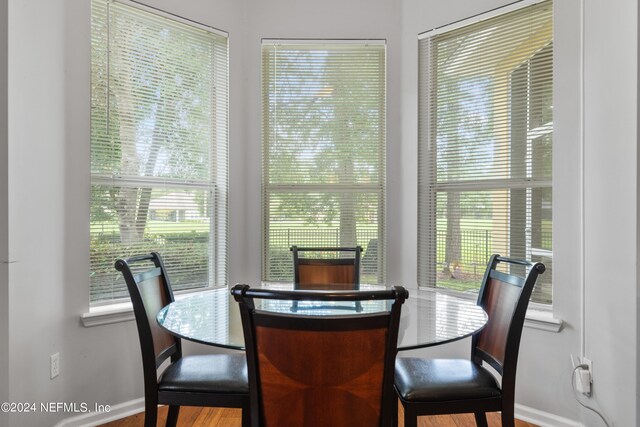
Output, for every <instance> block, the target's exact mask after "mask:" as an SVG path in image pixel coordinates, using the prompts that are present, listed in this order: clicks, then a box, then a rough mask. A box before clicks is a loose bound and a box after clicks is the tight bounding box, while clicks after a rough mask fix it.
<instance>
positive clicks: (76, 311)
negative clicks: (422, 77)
mask: <svg viewBox="0 0 640 427" xmlns="http://www.w3.org/2000/svg"><path fill="white" fill-rule="evenodd" d="M584 1H585V9H584V14H585V21H584V25H585V26H584V31H585V34H586V37H585V39H584V77H585V79H584V83H585V85H584V136H583V137H582V136H581V135H582V132H581V129H582V128H581V123H582V122H581V111H582V110H581V108H580V106H581V105H582V104H581V96H582V95H581V94H582V92H581V86H580V80H579V78H578V77H579V76H580V74H581V68H580V67H581V65H580V64H581V60H580V53H581V45H580V34H581V30H580V0H556V5H555V10H556V25H555V35H556V39H555V49H556V63H555V71H554V77H555V82H556V94H555V117H556V119H555V122H556V132H555V148H554V149H555V152H554V156H555V158H554V234H555V239H554V261H555V262H554V264H555V269H554V283H555V290H554V302H555V303H554V313H555V315H556V316H558V317H559V318H561V319H563V320H564V321H565V322H566V326H565V328H564V329H563V331H562V332H560V333H557V334H554V333H549V332H543V331H539V330H533V329H526V330H525V332H524V336H523V342H522V347H521V358H520V365H519V371H518V372H519V374H518V375H519V376H518V389H517V394H516V399H517V401H518V403H520V404H523V405H526V406H529V407H532V408H536V409H540V410H543V411H547V412H549V413H552V414H556V415H559V416H562V417H565V418H568V419H572V420H577V421H582V422H583V423H584V424H585V425H588V426H598V425H600V424H599V421H598V420H597V419H596V418H595V417H594V416H593V415H592V414H591V413H590V412H588V411H585V410H583V409H581V408H580V407H579V406H578V404H577V403H575V401H574V400H573V397H572V396H571V391H570V387H569V376H570V371H571V368H570V362H569V354H570V353H573V354H579V353H580V352H581V348H582V342H583V340H582V331H583V328H582V325H581V310H580V308H581V305H580V301H581V294H582V289H583V286H584V295H585V300H586V306H585V309H586V314H587V321H586V325H585V328H584V332H585V334H584V337H585V339H584V346H585V349H586V355H587V356H588V357H590V358H591V359H592V360H593V361H594V366H595V382H594V398H593V399H590V400H587V403H589V404H594V405H595V406H597V407H599V408H601V409H602V410H603V412H604V413H605V414H606V415H607V416H608V418H609V420H611V421H613V424H614V425H617V426H633V425H637V421H638V420H637V418H636V417H637V415H636V410H637V408H636V405H637V403H636V401H635V396H636V394H637V381H636V378H637V364H636V358H637V352H638V342H637V336H638V327H637V318H636V316H637V313H638V310H637V299H636V297H637V287H636V286H637V285H636V282H637V280H636V279H637V278H636V265H635V264H634V262H635V261H636V255H637V247H636V245H637V243H636V242H637V239H636V237H637V235H638V234H637V191H638V185H637V183H638V180H637V158H638V153H637V148H636V142H637V127H636V117H637V112H638V110H637V63H638V62H637V59H638V57H637V27H638V23H637V17H638V13H637V12H638V11H637V4H636V2H635V0H617V1H616V2H615V7H611V2H607V1H605V0H584ZM147 2H148V3H149V4H151V5H154V6H157V7H160V8H162V9H165V10H167V11H170V12H173V13H176V14H179V15H182V16H185V17H187V18H192V19H195V20H197V21H199V22H203V23H205V24H208V25H212V26H214V27H218V28H220V29H223V30H226V31H228V32H229V34H230V48H231V49H230V59H231V73H230V77H231V81H230V83H231V101H230V106H231V117H230V120H231V121H230V126H231V128H230V138H231V143H230V186H231V198H230V228H231V229H230V236H231V239H230V250H231V253H230V263H231V265H230V271H231V277H230V282H231V283H235V282H248V283H256V282H258V281H259V279H260V260H261V254H260V232H261V230H260V227H261V223H260V218H261V216H260V215H261V214H260V202H261V196H260V187H261V185H260V182H261V176H260V171H261V158H260V156H261V148H260V147H261V146H260V144H261V142H260V141H261V135H260V133H261V121H262V120H261V106H260V100H261V95H260V39H261V38H383V39H386V40H387V43H388V57H387V60H388V67H387V73H388V74H387V77H388V80H387V84H388V86H387V93H388V101H387V110H388V116H387V143H388V150H387V153H388V154H387V162H388V167H387V176H388V178H387V185H388V189H389V191H388V199H387V221H388V232H389V239H388V247H387V253H388V254H389V257H388V260H387V265H388V268H387V272H388V281H389V283H391V284H398V283H400V284H404V285H407V286H414V285H415V281H416V279H415V275H416V259H415V248H416V233H415V224H416V221H417V214H416V210H417V204H416V194H417V189H416V177H417V164H416V152H417V142H416V140H417V115H416V108H417V39H416V36H417V34H418V33H419V32H422V31H424V30H428V29H430V28H433V27H437V26H440V25H445V24H447V23H449V22H452V21H455V20H458V19H462V18H465V17H468V16H470V15H473V14H476V13H480V12H482V11H485V10H488V9H492V8H494V7H497V6H500V5H504V4H507V3H510V0H455V1H453V0H449V1H442V0H403V1H402V2H401V3H400V2H392V1H388V0H373V1H372V0H326V1H323V2H318V1H310V0H306V1H303V0H260V1H258V0H256V1H254V0H245V1H243V2H239V1H234V0H212V1H207V0H183V1H181V2H175V1H171V0H147ZM8 9H9V12H8V15H9V18H8V22H9V30H8V32H9V35H10V36H9V46H8V59H9V65H8V72H9V77H8V85H9V95H8V105H9V113H8V156H9V158H8V164H9V168H8V193H9V194H8V196H7V197H3V195H2V185H3V181H4V180H5V178H4V177H3V176H2V175H1V174H0V200H2V202H0V206H1V208H0V242H3V241H4V239H2V232H3V228H2V224H3V217H2V216H3V209H5V210H8V224H9V237H8V244H7V246H8V251H9V256H8V257H7V258H5V257H3V256H2V255H3V254H2V250H3V248H2V246H0V261H3V260H6V259H10V260H11V261H15V262H14V263H12V264H9V265H8V279H9V288H8V293H9V299H8V302H7V300H6V299H3V298H2V296H3V295H2V293H1V292H3V290H2V285H3V277H4V276H3V273H2V268H3V267H4V266H5V264H2V263H0V304H7V305H6V306H2V305H0V312H1V313H7V310H6V308H7V306H8V308H9V310H8V325H9V326H8V330H7V333H8V335H9V336H8V338H6V337H3V329H1V328H2V327H4V326H3V324H4V325H6V324H7V322H3V321H2V320H3V319H0V362H2V361H3V358H2V356H3V351H5V352H7V351H8V357H9V362H8V370H9V381H8V391H9V392H10V396H9V399H10V400H11V401H15V402H19V401H35V402H58V401H66V402H90V403H93V402H97V403H100V404H111V405H113V404H117V403H120V402H126V401H129V400H132V399H135V398H138V397H141V396H142V376H141V374H140V368H141V366H140V355H139V347H138V339H137V333H136V331H135V325H134V324H133V322H127V323H118V324H113V325H107V326H100V327H95V328H88V329H86V328H83V327H82V326H81V325H80V322H79V316H80V314H82V313H84V312H86V311H88V301H89V295H88V280H87V277H88V245H89V238H88V231H87V230H88V208H87V206H88V203H89V168H88V162H87V159H88V158H89V91H90V88H89V2H88V1H87V0H8ZM285 10H287V11H288V12H287V13H283V11H285ZM0 22H2V10H1V9H0ZM0 42H2V35H0ZM614 44H616V45H617V48H615V49H612V48H610V46H612V45H614ZM0 52H2V50H1V49H0ZM1 70H2V57H1V56H0V81H2V82H4V81H5V79H3V78H2V71H1ZM614 70H615V73H614V72H613V71H614ZM1 91H2V84H1V83H0V95H2V93H1ZM0 99H4V98H3V97H0ZM3 116H4V115H3V114H2V107H1V106H0V125H1V124H2V123H1V121H2V117H3ZM0 129H3V127H2V126H0ZM582 150H583V151H584V158H585V162H584V164H583V165H582V166H583V168H584V174H585V178H584V181H582V180H581V163H580V159H581V152H582ZM2 156H3V143H2V134H0V170H2V166H3V164H5V163H4V162H3V158H2ZM583 185H584V194H585V197H584V218H585V222H584V228H585V233H584V249H585V253H584V255H585V257H584V258H585V260H586V262H585V263H584V266H583V264H582V256H581V250H582V248H583V245H582V242H583V239H582V237H581V236H582V224H581V221H580V218H581V212H583V210H582V207H581V206H582V199H581V194H582V193H581V188H582V186H583ZM26 195H28V197H27V196H26ZM5 201H6V202H7V203H5ZM34 263H37V264H34ZM583 267H584V280H581V277H582V272H583ZM4 268H6V267H4ZM612 289H614V290H615V292H612ZM3 315H5V314H3ZM5 343H6V344H7V345H4V344H5ZM2 349H5V350H2ZM6 349H8V350H6ZM200 350H202V349H200ZM54 352H60V356H61V374H60V376H59V377H58V378H56V379H54V380H50V379H49V355H50V354H51V353H54ZM435 353H438V354H460V355H465V356H466V355H467V354H468V342H466V341H463V342H461V343H457V344H456V345H452V346H449V347H446V348H445V347H444V346H443V348H439V349H437V350H432V351H422V352H421V354H435ZM2 366H6V365H0V393H1V392H2V391H3V390H4V389H3V388H2V384H4V382H3V381H2V379H3V378H2V375H3V368H2ZM621 367H625V369H620V368H621ZM5 370H6V369H5ZM65 416H69V414H49V415H47V416H45V415H33V414H30V415H24V416H20V417H14V419H13V420H12V424H11V425H12V426H21V427H22V426H26V427H29V426H50V425H52V424H55V421H56V420H59V419H61V418H63V417H65ZM0 424H2V425H6V424H5V423H4V422H3V421H0Z"/></svg>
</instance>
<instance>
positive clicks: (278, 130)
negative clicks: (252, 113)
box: [262, 40, 386, 283]
mask: <svg viewBox="0 0 640 427" xmlns="http://www.w3.org/2000/svg"><path fill="white" fill-rule="evenodd" d="M385 54H386V47H385V44H384V43H383V42H380V41H367V42H335V41H331V42H329V41H324V42H320V41H319V42H308V41H307V42H300V43H297V42H292V41H266V40H265V41H263V44H262V96H263V98H262V101H263V105H262V111H263V132H262V138H263V232H264V236H263V269H262V271H263V280H267V281H279V280H287V281H290V280H293V262H292V258H291V252H290V251H289V247H290V246H291V245H298V246H321V247H327V246H355V245H360V246H362V247H363V249H364V254H363V258H362V265H363V270H362V275H361V280H362V282H365V283H367V282H368V283H377V282H383V281H384V262H383V260H384V256H383V255H384V253H383V251H384V247H385V245H384V239H385V231H384V205H385V138H386V135H385V134H386V131H385V124H386V117H385V115H386V108H385V102H386V99H385V89H386V86H385V85H386V76H385V74H386V63H385Z"/></svg>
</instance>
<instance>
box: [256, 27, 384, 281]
mask: <svg viewBox="0 0 640 427" xmlns="http://www.w3.org/2000/svg"><path fill="white" fill-rule="evenodd" d="M280 45H283V46H296V45H303V46H306V47H309V49H313V46H318V50H320V51H321V50H323V49H322V46H327V45H329V46H332V47H336V46H349V45H353V46H359V45H363V46H367V45H381V46H383V49H384V50H383V60H382V69H381V73H380V74H379V76H378V78H379V80H380V81H381V82H382V83H381V85H382V87H383V90H382V93H381V101H380V102H381V104H382V107H381V111H380V114H381V116H382V117H381V121H382V124H381V129H380V131H379V142H378V143H377V156H378V157H377V158H378V164H379V166H378V167H379V179H378V180H377V181H376V182H371V183H356V182H353V183H350V184H344V183H340V184H304V183H300V184H297V183H294V184H292V183H270V179H269V172H270V170H269V166H268V165H269V143H270V141H271V138H270V136H269V134H270V131H269V123H270V117H269V111H268V108H267V107H266V105H268V102H269V101H268V98H269V86H270V82H271V81H270V80H268V76H266V75H265V74H267V71H265V61H266V60H265V56H266V55H267V54H266V53H265V49H266V48H268V47H269V46H280ZM386 46H387V43H386V40H383V39H349V40H344V39H303V40H300V39H262V43H261V51H262V53H261V55H262V79H261V80H262V88H261V94H262V122H263V123H262V189H261V199H262V203H261V207H262V264H261V267H262V268H261V280H262V281H265V282H270V281H274V280H272V279H271V278H270V276H269V273H268V272H269V267H270V263H269V258H270V254H269V235H270V234H269V233H270V224H269V201H270V198H271V195H272V194H277V193H285V192H288V193H302V194H304V193H307V194H309V193H310V194H325V195H339V194H344V193H357V194H375V195H376V196H377V197H378V209H377V247H376V252H377V254H376V256H377V264H376V268H377V270H376V275H377V276H376V277H377V282H378V283H385V281H386V269H385V247H386V245H385V242H386V231H385V230H386V227H385V223H386V221H385V213H386V212H385V210H386V121H387V117H386V116H387V111H386V99H387V94H386V79H387V70H386V68H387V67H386V61H387V52H386ZM354 232H355V231H354ZM356 233H357V232H356ZM354 244H355V243H353V244H349V245H348V246H353V245H354ZM359 244H360V245H361V246H363V248H364V245H363V244H362V242H359ZM321 246H326V245H321ZM332 246H333V245H332ZM287 251H288V248H287ZM364 253H365V255H366V250H365V251H364ZM291 265H293V262H291ZM291 280H293V276H292V277H291ZM275 281H278V280H275Z"/></svg>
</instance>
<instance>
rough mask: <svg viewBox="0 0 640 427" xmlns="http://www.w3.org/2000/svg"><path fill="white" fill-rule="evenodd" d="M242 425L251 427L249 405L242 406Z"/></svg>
mask: <svg viewBox="0 0 640 427" xmlns="http://www.w3.org/2000/svg"><path fill="white" fill-rule="evenodd" d="M242 427H251V417H250V415H249V405H248V404H247V405H245V406H243V407H242Z"/></svg>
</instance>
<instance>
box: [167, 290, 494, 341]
mask: <svg viewBox="0 0 640 427" xmlns="http://www.w3.org/2000/svg"><path fill="white" fill-rule="evenodd" d="M262 286H263V287H268V288H270V289H292V288H293V285H292V284H274V283H269V284H265V285H262ZM383 288H384V287H382V286H380V285H364V284H362V285H360V289H361V290H367V289H383ZM255 302H256V309H259V310H269V311H275V312H280V313H289V314H290V313H291V312H292V306H293V302H292V301H281V300H256V301H255ZM387 304H391V302H390V301H363V302H362V304H361V306H362V307H361V310H359V311H358V312H356V305H355V303H353V304H350V303H344V302H341V303H336V304H335V305H331V304H328V305H327V303H323V305H322V306H319V305H318V304H317V303H314V302H312V301H309V302H307V301H304V302H302V301H301V302H299V303H298V305H297V308H296V314H297V315H308V316H336V315H339V316H348V315H354V314H362V313H375V312H379V311H383V310H386V309H387ZM157 320H158V323H159V324H160V326H162V327H163V328H164V329H166V330H167V331H169V332H170V333H171V334H173V335H176V336H179V337H181V338H184V339H187V340H190V341H195V342H199V343H202V344H207V345H212V346H216V347H223V348H230V349H236V350H244V337H243V333H242V322H241V320H240V310H239V308H238V303H237V302H236V301H235V300H234V299H233V297H232V296H231V294H230V291H229V288H228V287H220V288H214V289H210V290H206V291H202V292H197V293H192V294H189V295H186V296H178V297H177V299H176V301H174V302H172V303H171V304H169V305H167V306H165V307H164V308H162V309H161V310H160V312H158V315H157ZM486 322H487V314H486V313H485V311H484V310H483V309H482V308H481V307H479V306H478V305H476V303H475V300H474V299H467V298H464V297H460V296H457V295H454V294H451V293H449V292H446V291H443V290H438V289H434V288H419V289H409V298H408V299H407V300H406V301H405V303H404V305H403V306H402V314H401V318H400V330H399V334H398V351H402V350H411V349H416V348H422V347H429V346H433V345H438V344H444V343H447V342H451V341H456V340H459V339H462V338H465V337H468V336H470V335H472V334H473V333H475V332H477V331H478V330H480V329H481V328H482V327H483V326H484V325H485V323H486Z"/></svg>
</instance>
